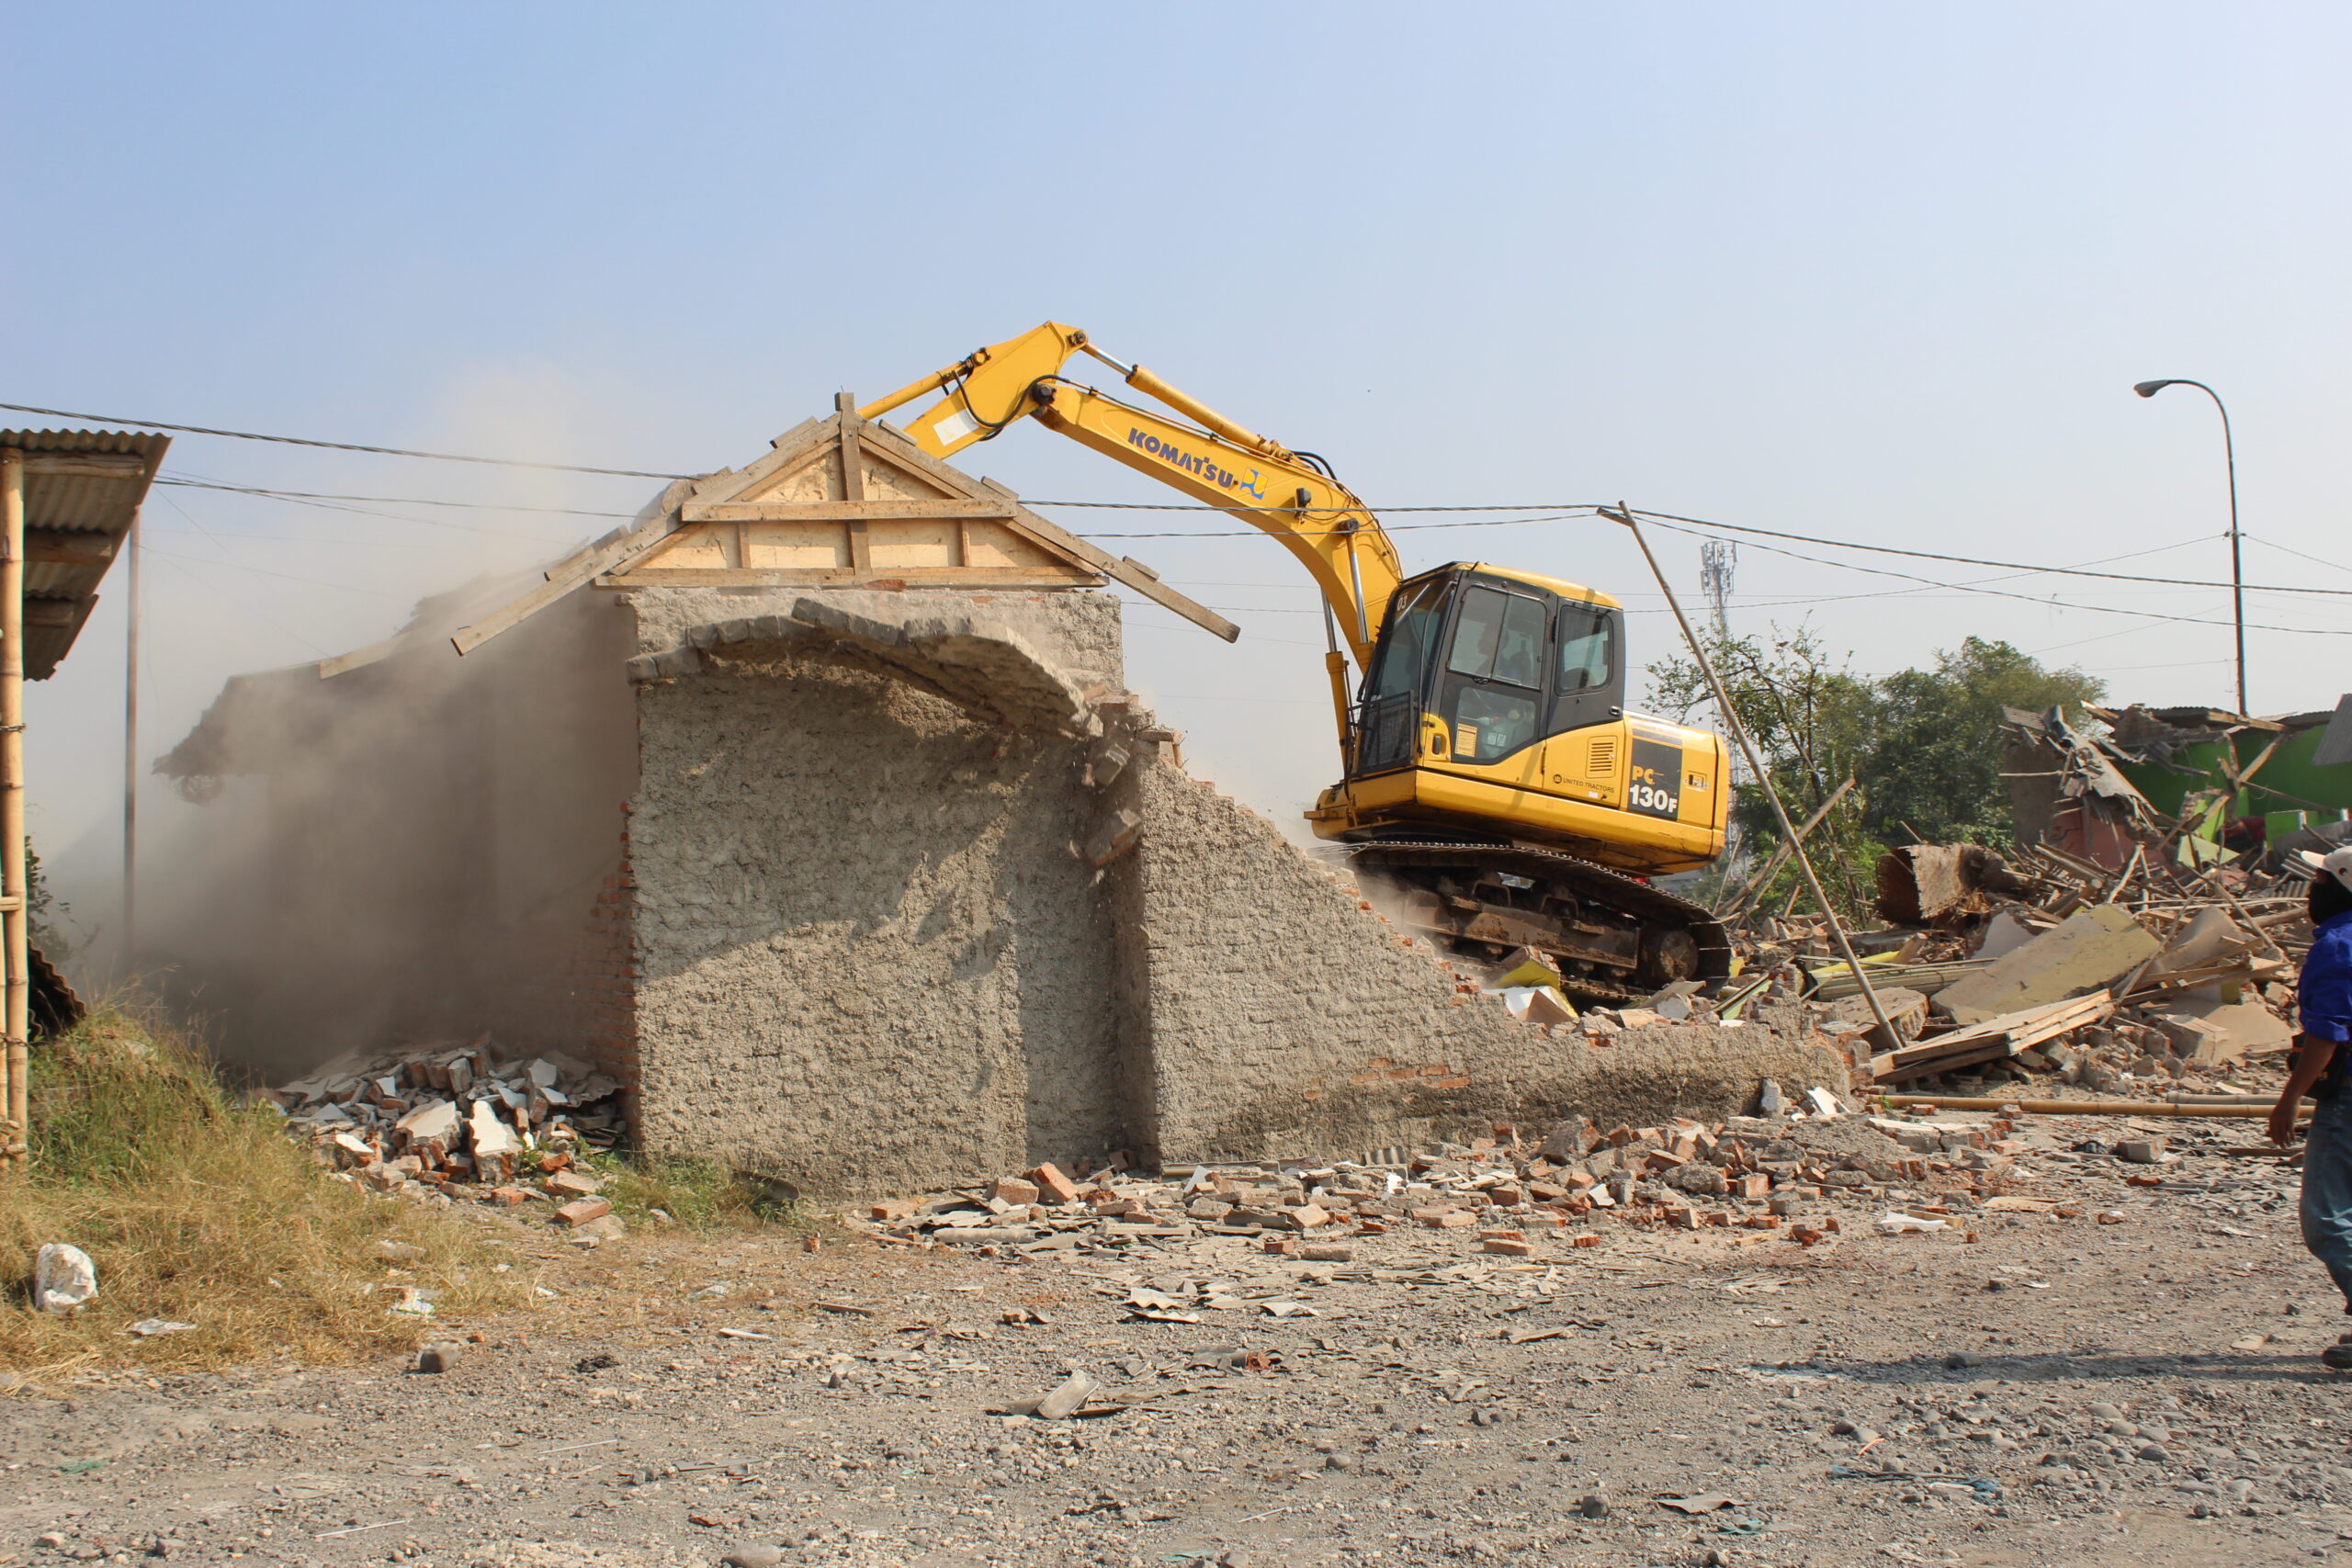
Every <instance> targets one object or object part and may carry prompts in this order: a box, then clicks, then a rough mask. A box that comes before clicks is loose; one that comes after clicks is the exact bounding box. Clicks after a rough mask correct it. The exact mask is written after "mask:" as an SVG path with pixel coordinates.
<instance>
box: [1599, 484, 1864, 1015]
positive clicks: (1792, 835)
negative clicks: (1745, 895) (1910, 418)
mask: <svg viewBox="0 0 2352 1568" xmlns="http://www.w3.org/2000/svg"><path fill="white" fill-rule="evenodd" d="M1600 514H1601V515H1602V516H1603V517H1607V518H1609V519H1610V520H1611V521H1612V522H1617V523H1623V525H1625V526H1626V528H1627V529H1628V530H1629V531H1630V532H1631V533H1632V534H1633V536H1634V543H1635V544H1636V545H1639V546H1640V547H1641V548H1642V558H1643V559H1644V560H1645V561H1647V562H1649V564H1650V575H1651V576H1652V577H1655V578H1657V585H1658V590H1659V592H1663V593H1664V594H1665V595H1666V604H1667V608H1668V609H1670V610H1672V611H1673V612H1674V624H1675V625H1677V626H1680V627H1681V628H1682V640H1683V641H1684V642H1686V643H1688V644H1690V645H1691V657H1692V658H1694V659H1696V660H1698V661H1699V671H1700V673H1702V674H1703V675H1705V676H1706V678H1707V688H1708V690H1710V691H1712V692H1713V693H1714V694H1715V708H1716V711H1718V712H1719V713H1721V714H1722V715H1723V716H1724V725H1725V726H1726V727H1727V728H1729V729H1730V730H1731V732H1732V737H1733V739H1736V740H1737V741H1738V742H1739V750H1740V755H1742V756H1743V757H1745V758H1747V767H1748V771H1749V772H1750V773H1754V774H1755V775H1756V782H1757V784H1758V787H1760V788H1761V789H1762V790H1763V791H1764V798H1765V799H1766V800H1767V801H1769V802H1770V804H1771V807H1772V817H1773V819H1774V820H1775V821H1777V822H1779V823H1780V825H1781V841H1782V842H1784V843H1786V844H1787V845H1788V846H1789V848H1790V852H1791V853H1792V854H1793V855H1794V856H1795V857H1796V863H1797V869H1798V870H1799V871H1802V872H1803V873H1804V885H1805V886H1806V887H1808V888H1810V889H1811V890H1812V892H1813V902H1814V907H1815V908H1817V909H1819V910H1820V911H1821V913H1822V917H1823V918H1824V919H1826V920H1827V921H1828V922H1829V933H1830V935H1831V936H1833V937H1835V938H1836V939H1837V941H1838V952H1839V953H1842V954H1843V955H1844V956H1845V959H1846V964H1847V966H1848V967H1849V968H1850V969H1852V970H1853V972H1854V983H1855V984H1856V985H1857V986H1860V987H1861V992H1862V998H1863V1000H1865V1001H1867V1002H1868V1003H1869V1004H1870V1010H1871V1018H1872V1019H1874V1020H1876V1021H1877V1023H1878V1031H1877V1035H1876V1038H1877V1040H1878V1042H1879V1048H1880V1049H1881V1050H1884V1051H1892V1050H1894V1048H1895V1047H1896V1046H1897V1045H1898V1044H1900V1043H1901V1039H1900V1037H1899V1036H1897V1035H1896V1033H1895V1032H1894V1021H1892V1020H1891V1019H1889V1018H1888V1017H1887V1016H1886V1009H1885V1007H1884V1006H1883V1004H1881V1002H1880V1001H1879V999H1878V993H1877V992H1876V991H1874V990H1872V989H1871V981H1870V976H1868V975H1866V974H1864V973H1863V972H1862V961H1861V959H1860V958H1859V957H1857V956H1856V955H1855V953H1854V944H1853V943H1852V942H1849V941H1848V940H1847V937H1846V922H1845V921H1843V920H1841V919H1838V911H1837V910H1836V909H1835V908H1831V906H1830V903H1829V896H1828V895H1827V894H1826V893H1824V892H1823V891H1822V890H1821V878H1820V877H1819V876H1817V875H1815V874H1814V869H1813V857H1812V856H1811V855H1810V854H1807V853H1806V852H1805V847H1804V835H1802V834H1800V833H1799V832H1798V831H1797V828H1796V824H1795V823H1794V822H1792V821H1791V820H1790V819H1789V808H1788V807H1785V806H1783V805H1781V792H1780V791H1779V790H1778V789H1777V788H1775V787H1774V786H1773V784H1772V775H1771V774H1770V773H1767V772H1766V771H1765V768H1764V760H1763V759H1762V758H1761V757H1759V756H1758V755H1757V754H1756V742H1755V741H1754V740H1753V739H1750V738H1749V736H1748V733H1747V725H1745V724H1743V723H1741V722H1740V717H1739V714H1738V713H1737V711H1736V710H1735V709H1734V708H1733V707H1732V705H1731V694H1729V693H1727V692H1725V691H1724V682H1723V677H1722V676H1720V675H1718V674H1716V673H1715V664H1714V660H1711V659H1709V658H1708V657H1707V649H1706V648H1705V647H1704V645H1702V643H1701V642H1700V640H1699V634H1698V633H1696V632H1694V631H1692V630H1691V617H1690V616H1688V615H1684V614H1683V613H1682V601H1681V600H1679V599H1678V598H1676V597H1675V595H1674V585H1673V584H1672V583H1670V582H1668V581H1667V580H1666V569H1665V568H1664V567H1662V566H1660V565H1658V562H1657V555H1655V554H1654V553H1653V552H1652V551H1651V549H1650V542H1649V539H1648V537H1647V536H1645V535H1644V534H1643V532H1642V525H1640V524H1639V523H1636V522H1634V513H1633V511H1632V509H1631V508H1629V507H1627V506H1626V504H1625V503H1624V502H1622V501H1621V502H1618V503H1617V510H1616V511H1615V512H1611V511H1610V510H1609V509H1608V508H1607V507H1605V506H1604V507H1602V508H1600Z"/></svg>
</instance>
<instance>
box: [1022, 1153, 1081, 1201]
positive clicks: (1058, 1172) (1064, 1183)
mask: <svg viewBox="0 0 2352 1568" xmlns="http://www.w3.org/2000/svg"><path fill="white" fill-rule="evenodd" d="M1029 1179H1030V1180H1032V1181H1034V1182H1035V1183H1036V1184H1037V1191H1038V1194H1039V1195H1040V1196H1041V1197H1043V1198H1045V1199H1046V1201H1048V1202H1054V1203H1075V1202H1076V1201H1078V1183H1077V1182H1075V1181H1072V1180H1071V1179H1069V1177H1067V1176H1064V1175H1063V1174H1062V1169H1061V1167H1059V1166H1057V1165H1055V1164H1054V1163H1052V1162H1051V1161H1047V1162H1046V1164H1044V1165H1041V1166H1039V1167H1038V1168H1036V1169H1035V1170H1033V1171H1031V1172H1030V1173H1029Z"/></svg>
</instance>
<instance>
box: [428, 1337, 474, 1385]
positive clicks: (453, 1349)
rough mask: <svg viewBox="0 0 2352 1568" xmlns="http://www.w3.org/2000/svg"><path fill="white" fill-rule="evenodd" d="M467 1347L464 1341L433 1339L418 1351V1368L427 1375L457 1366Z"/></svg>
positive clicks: (436, 1373)
mask: <svg viewBox="0 0 2352 1568" xmlns="http://www.w3.org/2000/svg"><path fill="white" fill-rule="evenodd" d="M465 1351H466V1347H465V1345H464V1343H463V1342H462V1341H459V1340H452V1339H435V1340H433V1341H431V1342H430V1343H428V1344H426V1345H425V1346H424V1347H423V1348H420V1349H419V1350H418V1351H417V1353H416V1370H417V1371H419V1372H422V1373H424V1374H426V1375H427V1376H437V1375H438V1374H440V1373H442V1372H446V1371H450V1370H452V1369H453V1368H455V1367H456V1366H457V1364H458V1357H460V1356H462V1355H464V1354H465Z"/></svg>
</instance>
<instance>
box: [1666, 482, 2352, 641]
mask: <svg viewBox="0 0 2352 1568" xmlns="http://www.w3.org/2000/svg"><path fill="white" fill-rule="evenodd" d="M1639 515H1641V516H1643V517H1646V518H1649V519H1650V520H1651V521H1652V522H1653V523H1656V524H1657V526H1659V527H1661V528H1664V529H1666V530H1667V531H1668V533H1674V534H1688V535H1690V536H1692V537H1693V538H1700V539H1704V538H1711V537H1713V536H1712V535H1709V534H1707V533H1705V532H1704V531H1702V530H1701V529H1698V528H1685V527H1682V526H1680V525H1678V524H1674V523H1668V522H1663V521H1660V520H1659V518H1658V516H1657V513H1649V512H1645V513H1639ZM1753 548H1755V549H1759V550H1762V551H1764V552H1765V553H1766V554H1768V555H1776V556H1786V557H1788V558H1790V559H1792V560H1801V561H1804V562H1806V563H1808V564H1810V565H1813V566H1826V567H1830V568H1833V569H1836V570H1841V571H1859V572H1864V573H1867V574H1868V575H1870V576H1872V577H1892V578H1894V579H1896V580H1898V581H1904V582H1922V583H1926V584H1927V585H1928V586H1929V587H1931V588H1956V589H1959V590H1960V591H1962V592H1968V593H1982V594H1985V595H1988V596H1990V597H1992V598H1996V599H2015V600H2017V601H2018V602H2019V603H2020V604H2039V605H2041V606H2042V607H2043V608H2045V609H2053V610H2087V611H2090V612H2092V613H2093V614H2096V615H2136V616H2138V617H2140V618H2141V619H2143V620H2150V621H2172V622H2177V623H2178V624H2179V625H2182V626H2231V625H2233V624H2234V623H2233V622H2230V621H2216V620H2207V619H2205V618H2203V617H2201V616H2198V615H2165V614H2164V613H2163V612H2162V611H2157V610H2126V609H2121V608H2119V607H2118V606H2115V605H2112V604H2076V603H2075V602H2074V601H2073V600H2069V599H2039V598H2036V597H2035V596H2034V595H2032V594H2030V593H2012V592H2008V591H2007V590H2006V589H2000V588H1972V587H1970V586H1969V585H1968V584H1967V583H1964V582H1943V581H1938V580H1937V579H1935V578H1932V577H1921V576H1919V575H1918V574H1917V572H1909V571H1895V570H1892V569H1890V568H1886V567H1876V566H1858V565H1856V564H1855V563H1854V562H1852V561H1840V560H1824V559H1822V558H1820V557H1819V556H1809V555H1805V554H1804V553H1802V552H1801V551H1797V550H1789V549H1781V548H1780V547H1777V546H1773V545H1755V546H1753ZM2029 570H2040V569H2039V568H2032V569H2029ZM2176 586H2178V587H2184V588H2211V587H2214V586H2217V585H2216V584H2213V583H2206V582H2184V583H2179V584H2176ZM2218 586H2220V587H2223V588H2226V587H2228V586H2229V584H2227V583H2221V584H2218ZM2246 626H2248V627H2249V628H2250V629H2252V630H2256V631H2266V632H2299V633H2301V634H2303V635H2306V636H2310V637H2352V627H2340V626H2267V625H2257V624H2256V622H2253V621H2248V622H2247V623H2246Z"/></svg>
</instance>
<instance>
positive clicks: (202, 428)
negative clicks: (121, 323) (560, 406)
mask: <svg viewBox="0 0 2352 1568" xmlns="http://www.w3.org/2000/svg"><path fill="white" fill-rule="evenodd" d="M0 409H8V410H11V411H13V412H17V413H37V414H43V415H46V416H47V417H49V418H51V419H74V420H85V421H87V422H88V423H92V424H132V425H141V426H144V427H145V428H147V429H150V430H176V431H179V432H181V433H183V434H188V435H220V436H226V437H227V438H228V439H230V440H232V441H270V442H275V443H277V445H278V446H321V447H324V448H325V449H326V450H328V451H330V452H372V453H374V454H375V455H376V456H377V457H428V458H431V459H432V460H433V461H434V462H436V463H481V464H486V465H488V466H489V467H492V468H541V469H544V470H546V471H547V472H548V473H555V474H605V475H609V476H611V477H612V478H615V479H698V478H700V477H701V476H700V475H697V474H665V473H657V472H655V471H654V470H652V469H650V468H582V466H580V465H579V464H576V463H532V462H526V461H525V460H523V459H522V458H520V457H471V456H469V455H467V454H465V453H462V452H418V451H413V450H411V449H410V448H408V447H405V446H361V445H360V444H359V443H357V442H356V441H312V440H310V439H307V438H306V437H303V436H300V435H264V434H260V433H259V432H256V431H251V430H215V429H213V428H211V427H210V426H209V425H202V424H175V423H172V422H171V421H170V420H167V419H127V418H125V417H123V416H121V415H119V414H107V413H74V412H72V411H71V410H68V409H41V408H35V407H33V406H32V405H31V404H29V403H0Z"/></svg>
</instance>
